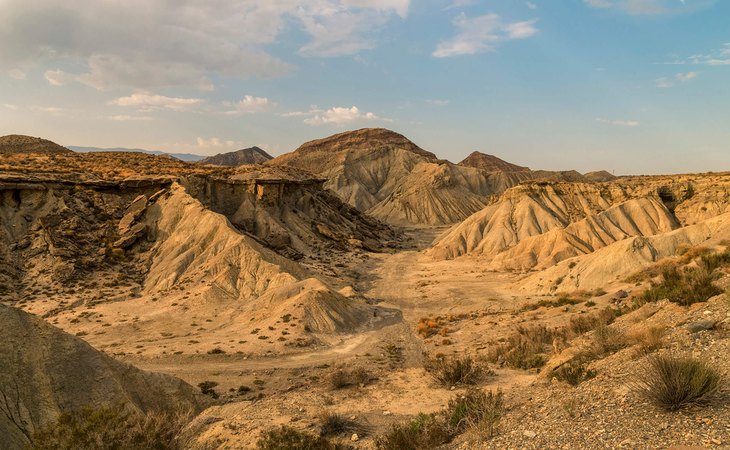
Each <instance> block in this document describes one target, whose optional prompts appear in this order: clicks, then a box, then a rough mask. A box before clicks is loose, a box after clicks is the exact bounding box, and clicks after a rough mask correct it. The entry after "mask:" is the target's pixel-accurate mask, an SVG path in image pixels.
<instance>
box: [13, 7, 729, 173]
mask: <svg viewBox="0 0 730 450" xmlns="http://www.w3.org/2000/svg"><path fill="white" fill-rule="evenodd" d="M361 127H386V128H390V129H393V130H395V131H398V132H400V133H403V134H405V135H406V136H407V137H409V138H411V139H412V140H413V141H414V142H416V143H417V144H419V145H420V146H422V147H424V148H426V149H428V150H430V151H433V152H435V153H436V154H438V155H439V156H440V157H442V158H447V159H450V160H452V161H455V162H458V161H459V160H461V159H462V158H463V157H465V156H466V155H467V154H469V153H470V152H472V151H474V150H479V151H482V152H485V153H491V154H494V155H497V156H500V157H502V158H504V159H506V160H508V161H511V162H514V163H517V164H521V165H527V166H530V167H532V168H544V169H568V168H575V169H578V170H581V171H587V170H594V169H607V170H610V171H614V172H615V173H617V174H618V173H671V172H688V171H720V170H730V144H729V143H730V2H722V1H716V0H684V1H681V0H566V1H557V0H551V1H547V0H533V1H523V0H499V1H497V0H494V1H485V0H482V1H479V0H457V1H454V0H422V1H416V0H267V1H264V0H238V1H231V0H208V1H194V0H176V1H171V0H146V1H141V0H140V1H128V2H120V1H115V0H75V1H71V2H69V1H59V0H36V1H34V2H31V3H30V4H29V3H28V2H26V1H20V0H0V134H9V133H21V134H30V135H34V136H43V137H46V138H49V139H52V140H55V141H57V142H59V143H61V144H64V145H85V146H98V147H118V146H122V147H142V148H148V149H159V150H165V151H175V152H194V153H199V154H213V153H218V152H224V151H230V150H235V149H237V148H241V147H244V146H250V145H259V146H262V147H264V148H265V149H267V150H269V151H271V152H272V153H273V154H281V153H284V152H288V151H291V150H293V149H294V148H296V147H297V146H298V145H299V144H301V143H303V142H305V141H307V140H310V139H315V138H319V137H324V136H328V135H330V134H333V133H337V132H341V131H345V130H349V129H356V128H361Z"/></svg>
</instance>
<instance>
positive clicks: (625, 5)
mask: <svg viewBox="0 0 730 450" xmlns="http://www.w3.org/2000/svg"><path fill="white" fill-rule="evenodd" d="M716 1H717V0H695V1H693V2H692V3H691V4H688V3H687V2H685V1H684V0H583V3H585V4H586V5H588V6H589V7H591V8H598V9H609V8H613V9H616V10H618V11H622V12H624V13H628V14H631V15H637V16H639V15H659V14H681V13H689V12H694V11H697V10H700V9H704V8H708V7H710V6H712V5H713V4H715V3H716Z"/></svg>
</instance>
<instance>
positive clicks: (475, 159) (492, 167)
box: [459, 152, 530, 172]
mask: <svg viewBox="0 0 730 450" xmlns="http://www.w3.org/2000/svg"><path fill="white" fill-rule="evenodd" d="M459 165H460V166H465V167H474V168H476V169H482V170H486V171H487V172H528V171H529V170H530V169H529V167H522V166H518V165H516V164H512V163H508V162H507V161H505V160H503V159H500V158H497V157H496V156H494V155H487V154H486V153H482V152H472V154H471V155H469V156H467V157H466V158H465V159H464V160H463V161H462V162H460V163H459Z"/></svg>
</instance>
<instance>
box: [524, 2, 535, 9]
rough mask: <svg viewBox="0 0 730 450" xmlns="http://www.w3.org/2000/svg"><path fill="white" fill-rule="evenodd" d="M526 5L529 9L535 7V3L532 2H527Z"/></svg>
mask: <svg viewBox="0 0 730 450" xmlns="http://www.w3.org/2000/svg"><path fill="white" fill-rule="evenodd" d="M526 5H527V7H528V8H530V9H537V5H536V4H534V3H532V2H527V3H526Z"/></svg>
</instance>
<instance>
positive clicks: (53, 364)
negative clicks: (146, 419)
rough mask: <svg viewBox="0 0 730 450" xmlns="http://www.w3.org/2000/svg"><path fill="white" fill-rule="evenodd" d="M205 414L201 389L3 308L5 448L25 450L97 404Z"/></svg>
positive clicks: (0, 428) (1, 424) (0, 423)
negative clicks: (68, 416) (66, 418)
mask: <svg viewBox="0 0 730 450" xmlns="http://www.w3.org/2000/svg"><path fill="white" fill-rule="evenodd" d="M120 404H124V405H127V406H128V407H129V408H134V409H136V410H139V411H141V412H148V411H167V412H175V411H178V410H192V411H199V410H201V409H202V407H203V406H205V405H206V404H207V402H206V400H205V397H203V396H202V395H201V394H200V393H199V392H197V390H196V389H195V388H193V387H192V386H190V385H188V384H187V383H185V382H183V381H181V380H179V379H176V378H173V377H171V376H167V375H161V374H156V373H148V372H143V371H141V370H139V369H136V368H134V367H132V366H130V365H128V364H124V363H121V362H119V361H117V360H115V359H113V358H111V357H109V356H107V355H105V354H104V353H101V352H99V351H97V350H95V349H94V348H92V347H91V346H90V345H89V344H87V343H86V342H84V341H83V340H82V339H80V338H78V337H74V336H71V335H70V334H67V333H64V332H63V331H61V330H59V329H57V328H55V327H53V326H51V325H49V324H47V323H46V322H45V321H43V320H42V319H40V318H38V317H34V316H32V315H30V314H27V313H25V312H23V311H21V310H19V309H16V308H11V307H8V306H5V305H2V304H0V412H2V414H0V436H2V439H0V448H3V449H20V448H24V445H25V444H27V443H28V442H29V439H30V438H31V437H32V436H33V434H34V433H35V432H36V431H38V430H39V429H41V428H43V427H44V426H46V425H48V424H50V423H52V422H53V421H55V420H56V419H57V418H58V416H59V415H60V414H61V413H62V412H69V411H77V410H80V409H81V408H82V407H85V406H89V405H94V406H96V407H102V406H109V407H113V406H117V405H120Z"/></svg>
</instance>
